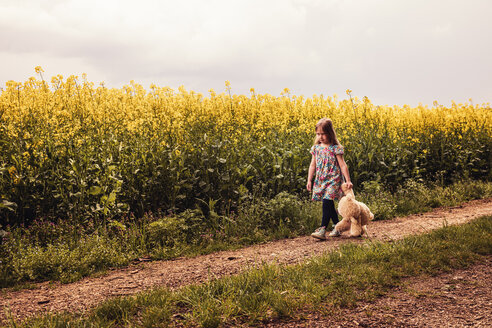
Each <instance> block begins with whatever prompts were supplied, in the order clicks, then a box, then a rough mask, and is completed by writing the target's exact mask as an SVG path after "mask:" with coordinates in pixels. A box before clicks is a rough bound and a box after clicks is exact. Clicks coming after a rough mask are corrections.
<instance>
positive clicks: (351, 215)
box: [335, 183, 374, 237]
mask: <svg viewBox="0 0 492 328" xmlns="http://www.w3.org/2000/svg"><path fill="white" fill-rule="evenodd" d="M342 191H343V193H344V196H343V197H342V198H341V199H340V201H339V202H338V213H340V215H341V216H342V218H343V219H342V220H341V221H340V222H338V223H337V224H336V226H335V230H336V231H337V232H338V233H342V232H343V231H346V230H349V229H350V236H351V237H359V236H362V234H364V233H365V234H366V235H367V236H369V233H368V232H367V224H368V223H369V221H371V220H373V219H374V214H372V213H371V211H370V210H369V208H368V207H367V205H366V204H364V203H361V202H359V201H357V200H355V196H354V191H353V190H352V187H350V188H349V187H348V185H347V184H346V183H343V184H342Z"/></svg>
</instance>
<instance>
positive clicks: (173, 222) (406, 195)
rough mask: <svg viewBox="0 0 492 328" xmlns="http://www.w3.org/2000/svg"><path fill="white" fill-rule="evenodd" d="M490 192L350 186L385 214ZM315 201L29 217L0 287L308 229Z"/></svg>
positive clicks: (479, 185)
mask: <svg viewBox="0 0 492 328" xmlns="http://www.w3.org/2000/svg"><path fill="white" fill-rule="evenodd" d="M490 196H492V183H487V182H480V181H474V182H460V183H456V184H454V185H451V186H448V187H440V186H431V187H427V186H425V185H423V184H422V183H419V182H415V181H409V182H407V184H406V185H405V186H404V188H401V189H399V190H397V191H396V192H395V193H392V192H390V191H388V190H386V189H385V188H384V187H383V186H382V185H381V184H379V183H377V182H371V183H368V184H365V185H364V186H363V188H360V192H357V198H358V199H359V200H362V201H364V202H365V203H366V204H368V205H369V207H370V208H371V209H372V211H373V212H374V214H375V216H376V219H390V218H392V217H395V216H397V215H406V214H409V213H417V212H422V211H426V210H430V209H431V208H432V207H436V206H443V205H456V204H459V203H462V202H464V201H467V200H470V199H474V198H482V197H490ZM319 205H320V204H319V203H315V202H311V201H303V200H301V199H299V198H298V197H296V196H294V195H289V194H287V193H281V194H279V195H277V196H276V197H275V198H273V199H263V198H258V197H253V196H251V195H250V197H249V198H245V200H244V201H243V203H242V204H241V206H240V207H239V208H238V211H237V212H235V213H228V215H219V214H217V213H215V212H214V208H213V202H209V204H207V206H206V208H205V210H203V209H196V210H188V211H185V212H183V213H181V214H178V215H175V216H165V217H164V216H152V215H147V216H146V217H144V218H143V219H142V220H138V221H137V220H132V219H127V220H123V221H111V220H110V221H107V222H105V223H104V224H101V223H94V222H89V223H86V224H85V225H73V224H72V223H69V222H66V221H60V222H58V223H57V224H54V223H52V222H50V221H47V220H44V221H43V220H38V221H35V222H34V224H33V225H31V226H30V227H28V228H22V227H21V228H16V229H11V230H8V233H7V236H6V237H4V238H3V241H1V242H0V288H1V287H11V286H14V288H18V289H19V288H22V286H29V285H26V283H27V284H29V283H32V282H37V281H46V280H49V281H61V282H63V283H68V282H73V281H76V280H79V279H81V278H82V277H85V276H89V275H93V274H96V273H98V272H103V271H105V270H107V269H108V268H115V267H123V266H126V265H128V264H129V263H131V262H132V260H134V259H137V258H140V257H150V258H152V259H154V260H158V259H171V258H176V257H180V256H195V255H199V254H207V253H212V252H216V251H220V250H231V249H237V248H240V247H243V246H245V245H251V244H256V243H262V242H266V241H269V240H276V239H282V238H290V237H295V236H299V235H306V234H308V233H310V232H312V231H313V230H314V229H315V228H316V227H317V226H318V225H319V223H320V216H321V209H320V206H319Z"/></svg>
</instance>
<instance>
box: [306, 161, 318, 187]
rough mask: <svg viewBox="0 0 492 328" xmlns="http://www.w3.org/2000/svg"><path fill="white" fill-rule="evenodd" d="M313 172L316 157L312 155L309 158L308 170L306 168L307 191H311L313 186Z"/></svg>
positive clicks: (314, 170)
mask: <svg viewBox="0 0 492 328" xmlns="http://www.w3.org/2000/svg"><path fill="white" fill-rule="evenodd" d="M314 172H316V157H315V156H314V155H313V157H312V158H311V164H309V170H308V181H307V185H306V189H307V190H308V191H311V189H312V187H313V177H314Z"/></svg>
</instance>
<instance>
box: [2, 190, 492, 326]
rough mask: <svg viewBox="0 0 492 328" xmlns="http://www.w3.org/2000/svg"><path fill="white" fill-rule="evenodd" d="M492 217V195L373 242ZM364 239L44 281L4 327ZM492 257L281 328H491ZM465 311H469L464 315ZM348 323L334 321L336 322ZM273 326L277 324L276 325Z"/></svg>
mask: <svg viewBox="0 0 492 328" xmlns="http://www.w3.org/2000/svg"><path fill="white" fill-rule="evenodd" d="M484 215H492V198H488V199H482V200H475V201H471V202H468V203H464V204H462V205H459V206H455V207H445V208H438V209H434V210H433V211H431V212H427V213H422V214H416V215H410V216H406V217H399V218H395V219H393V220H388V221H375V222H371V223H370V225H369V226H368V230H369V235H370V238H371V239H374V240H383V241H391V240H397V239H401V238H403V237H406V236H408V235H412V234H421V233H425V232H429V231H431V230H434V229H438V228H441V227H442V226H443V225H456V224H464V223H467V222H469V221H471V220H473V219H476V218H478V217H480V216H484ZM362 242H364V239H362V238H351V237H349V236H348V235H347V233H344V234H343V235H342V236H340V237H336V238H329V239H327V240H326V241H318V240H316V239H313V238H312V237H310V236H303V237H298V238H293V239H284V240H279V241H275V242H269V243H264V244H260V245H254V246H251V247H246V248H243V249H239V250H236V251H223V252H217V253H213V254H208V255H202V256H197V257H193V258H178V259H175V260H171V261H155V262H142V263H138V264H135V265H131V266H129V267H126V268H123V269H116V270H111V271H109V272H107V273H106V274H104V275H102V276H98V277H87V278H85V279H82V280H80V281H77V282H75V283H71V284H60V283H53V282H44V283H38V284H36V286H35V288H34V289H29V290H27V289H25V290H20V291H3V292H0V293H1V296H2V297H1V298H0V322H1V321H2V320H4V319H5V313H6V312H10V313H11V316H12V317H13V318H15V319H24V318H27V317H30V316H33V315H38V314H42V313H47V312H52V313H54V312H61V311H69V312H82V313H83V312H85V311H87V310H90V309H91V308H92V307H94V306H96V305H97V304H99V303H100V302H102V301H103V300H105V299H107V298H110V297H114V296H121V295H130V294H134V293H137V292H140V291H143V290H145V289H149V288H155V287H160V286H166V287H169V288H178V287H181V286H184V285H188V284H196V283H201V282H204V281H207V280H209V279H211V278H216V277H222V276H226V275H232V274H237V273H239V272H241V271H243V270H245V269H247V268H249V267H252V266H255V265H257V264H261V263H266V262H277V263H281V264H294V263H299V262H302V261H304V260H305V259H306V258H309V257H311V256H313V255H318V254H321V253H323V252H326V251H331V250H333V249H335V248H337V247H338V246H340V245H341V244H343V243H362ZM491 273H492V259H491V258H487V260H485V261H484V262H483V263H480V264H478V265H475V266H473V267H471V268H469V269H467V270H464V271H459V272H454V273H451V274H444V275H441V276H438V277H433V278H430V279H427V278H425V279H422V277H420V278H419V279H414V280H411V281H410V282H409V283H408V284H407V285H405V286H404V287H401V288H398V289H396V290H394V291H392V292H391V293H390V294H389V296H387V297H383V298H380V299H378V300H377V301H376V302H375V303H368V304H362V305H360V306H358V307H357V311H354V309H346V310H341V312H340V313H339V314H336V316H323V317H312V318H307V319H305V320H303V321H297V322H290V323H286V322H283V323H281V325H282V326H289V325H290V326H292V327H304V326H306V327H314V326H316V327H318V326H326V327H331V326H335V327H336V326H337V325H340V326H341V327H350V326H366V327H375V326H378V327H396V326H402V325H404V326H408V327H425V326H428V327H435V326H445V327H446V326H448V327H451V326H452V327H460V326H470V325H471V326H476V327H481V326H484V327H485V326H491V323H492V315H491V311H490V308H492V291H491V288H490V286H491V284H492V274H491ZM465 310H466V312H465ZM335 317H337V318H348V319H343V321H333V318H335ZM272 325H273V326H275V323H272Z"/></svg>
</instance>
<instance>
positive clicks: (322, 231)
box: [311, 227, 326, 240]
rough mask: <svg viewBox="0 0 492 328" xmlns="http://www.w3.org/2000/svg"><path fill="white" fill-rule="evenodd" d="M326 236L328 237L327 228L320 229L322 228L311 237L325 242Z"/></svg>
mask: <svg viewBox="0 0 492 328" xmlns="http://www.w3.org/2000/svg"><path fill="white" fill-rule="evenodd" d="M325 235H326V229H325V227H320V228H318V229H316V231H315V232H313V233H312V234H311V237H314V238H317V239H323V240H325V239H326V236H325Z"/></svg>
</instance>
